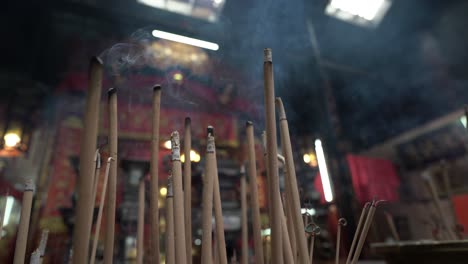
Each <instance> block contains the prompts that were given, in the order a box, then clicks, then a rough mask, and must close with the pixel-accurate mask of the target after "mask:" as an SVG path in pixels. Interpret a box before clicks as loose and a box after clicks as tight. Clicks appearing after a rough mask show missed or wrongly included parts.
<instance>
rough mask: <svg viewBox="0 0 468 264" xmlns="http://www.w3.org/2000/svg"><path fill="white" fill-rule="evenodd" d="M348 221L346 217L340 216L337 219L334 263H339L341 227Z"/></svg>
mask: <svg viewBox="0 0 468 264" xmlns="http://www.w3.org/2000/svg"><path fill="white" fill-rule="evenodd" d="M347 224H348V222H346V219H344V218H340V219H339V220H338V231H337V233H336V252H335V264H339V263H340V245H341V227H342V226H346V225H347Z"/></svg>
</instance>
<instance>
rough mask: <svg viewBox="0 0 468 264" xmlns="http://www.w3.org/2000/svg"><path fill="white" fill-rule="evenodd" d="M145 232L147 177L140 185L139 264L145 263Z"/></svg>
mask: <svg viewBox="0 0 468 264" xmlns="http://www.w3.org/2000/svg"><path fill="white" fill-rule="evenodd" d="M144 232H145V178H144V177H142V179H141V180H140V184H139V185H138V222H137V262H136V263H137V264H143V256H144V252H145V248H144Z"/></svg>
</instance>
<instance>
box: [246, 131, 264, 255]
mask: <svg viewBox="0 0 468 264" xmlns="http://www.w3.org/2000/svg"><path fill="white" fill-rule="evenodd" d="M246 134H247V148H248V151H247V152H248V153H247V155H248V162H249V164H248V174H249V177H250V179H249V187H250V206H251V208H250V209H251V212H252V227H253V228H252V231H253V238H254V250H255V263H260V264H263V263H264V257H263V246H262V235H261V229H262V227H261V223H260V206H259V204H258V185H257V164H256V162H257V160H256V158H255V138H254V127H253V124H252V122H247V126H246Z"/></svg>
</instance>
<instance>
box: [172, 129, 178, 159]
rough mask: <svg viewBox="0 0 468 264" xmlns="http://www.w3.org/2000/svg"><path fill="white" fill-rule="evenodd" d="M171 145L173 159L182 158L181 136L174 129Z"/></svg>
mask: <svg viewBox="0 0 468 264" xmlns="http://www.w3.org/2000/svg"><path fill="white" fill-rule="evenodd" d="M171 146H172V149H171V151H172V161H174V160H180V138H179V132H177V131H174V132H172V133H171Z"/></svg>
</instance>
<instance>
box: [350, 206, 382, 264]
mask: <svg viewBox="0 0 468 264" xmlns="http://www.w3.org/2000/svg"><path fill="white" fill-rule="evenodd" d="M375 209H376V203H375V202H373V203H372V204H371V205H370V209H369V213H368V214H367V218H366V221H365V222H364V226H363V227H362V232H361V235H360V236H359V240H358V242H357V246H356V251H355V252H354V256H353V260H352V261H351V263H352V264H356V263H357V261H358V260H359V256H360V255H361V251H362V247H363V246H364V243H365V242H366V238H367V233H368V232H369V228H370V226H371V224H372V220H373V219H374V214H375Z"/></svg>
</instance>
